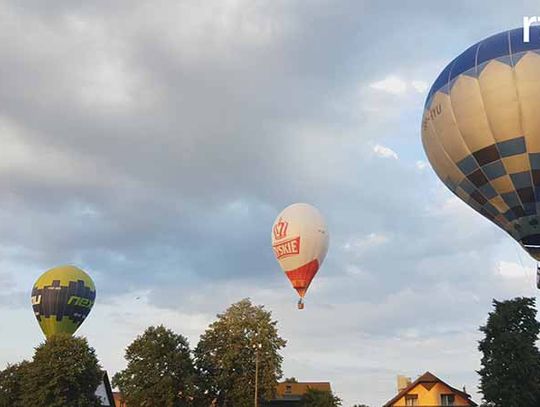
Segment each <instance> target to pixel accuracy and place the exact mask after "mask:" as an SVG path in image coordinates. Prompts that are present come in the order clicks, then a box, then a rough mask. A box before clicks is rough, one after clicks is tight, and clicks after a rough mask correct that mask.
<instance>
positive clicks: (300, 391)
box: [276, 382, 332, 398]
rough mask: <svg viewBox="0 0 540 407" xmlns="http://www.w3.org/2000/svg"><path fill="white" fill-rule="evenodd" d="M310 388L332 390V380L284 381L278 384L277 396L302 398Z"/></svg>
mask: <svg viewBox="0 0 540 407" xmlns="http://www.w3.org/2000/svg"><path fill="white" fill-rule="evenodd" d="M309 389H312V390H319V391H327V392H332V388H331V387H330V382H282V383H278V384H277V386H276V398H294V397H296V398H301V397H302V396H303V395H304V394H306V393H307V392H308V390H309Z"/></svg>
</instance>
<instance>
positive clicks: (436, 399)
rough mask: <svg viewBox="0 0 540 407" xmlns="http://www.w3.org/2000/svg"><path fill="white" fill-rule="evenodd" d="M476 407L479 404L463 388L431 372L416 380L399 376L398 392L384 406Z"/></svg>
mask: <svg viewBox="0 0 540 407" xmlns="http://www.w3.org/2000/svg"><path fill="white" fill-rule="evenodd" d="M402 406H417V407H443V406H456V407H457V406H460V407H474V406H477V404H476V403H475V402H474V401H472V400H471V396H470V395H469V394H467V393H466V392H465V388H464V389H463V390H458V389H456V388H454V387H452V386H450V385H449V384H447V383H445V382H443V381H442V380H441V379H439V378H438V377H437V376H435V375H434V374H432V373H430V372H426V373H424V374H423V375H422V376H420V377H419V378H418V379H416V380H415V381H414V382H411V380H410V379H408V378H404V377H403V376H398V394H397V395H396V396H395V397H394V398H393V399H392V400H390V401H388V402H387V403H386V404H385V405H384V406H383V407H402Z"/></svg>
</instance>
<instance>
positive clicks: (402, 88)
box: [369, 75, 429, 95]
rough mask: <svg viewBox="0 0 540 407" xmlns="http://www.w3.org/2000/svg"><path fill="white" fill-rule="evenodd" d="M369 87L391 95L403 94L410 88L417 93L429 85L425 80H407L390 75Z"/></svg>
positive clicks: (423, 90) (422, 91) (424, 90)
mask: <svg viewBox="0 0 540 407" xmlns="http://www.w3.org/2000/svg"><path fill="white" fill-rule="evenodd" d="M369 87H370V88H371V89H375V90H380V91H382V92H386V93H390V94H392V95H404V94H405V93H407V92H408V91H409V90H411V89H412V90H414V91H415V92H417V93H425V92H426V91H427V89H428V88H429V85H428V83H427V82H425V81H419V80H413V81H407V80H404V79H402V78H400V77H399V76H397V75H390V76H387V77H386V78H384V79H382V80H380V81H377V82H373V83H371V84H370V85H369Z"/></svg>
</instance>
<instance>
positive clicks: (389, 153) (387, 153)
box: [373, 144, 399, 160]
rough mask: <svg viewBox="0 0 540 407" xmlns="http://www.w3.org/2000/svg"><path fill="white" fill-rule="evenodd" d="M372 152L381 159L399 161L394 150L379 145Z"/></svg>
mask: <svg viewBox="0 0 540 407" xmlns="http://www.w3.org/2000/svg"><path fill="white" fill-rule="evenodd" d="M373 152H374V153H375V154H376V155H377V156H379V157H381V158H393V159H394V160H397V159H399V157H398V155H397V153H396V152H395V151H394V150H392V149H391V148H389V147H385V146H383V145H381V144H376V145H375V146H374V147H373Z"/></svg>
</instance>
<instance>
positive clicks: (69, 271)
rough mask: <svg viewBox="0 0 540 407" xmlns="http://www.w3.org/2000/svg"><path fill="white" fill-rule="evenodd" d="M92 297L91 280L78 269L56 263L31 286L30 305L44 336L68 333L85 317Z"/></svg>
mask: <svg viewBox="0 0 540 407" xmlns="http://www.w3.org/2000/svg"><path fill="white" fill-rule="evenodd" d="M95 298H96V288H95V286H94V282H93V281H92V279H91V278H90V276H88V274H86V273H85V272H84V271H82V270H81V269H79V268H77V267H74V266H60V267H55V268H52V269H50V270H48V271H46V272H45V273H43V274H42V275H41V276H40V277H39V278H38V279H37V281H36V282H35V283H34V287H33V289H32V308H33V309H34V314H35V315H36V318H37V320H38V323H39V326H40V327H41V330H42V331H43V333H44V334H45V336H46V337H47V338H49V337H50V336H52V335H54V334H57V333H67V334H69V335H72V334H73V333H75V331H76V330H77V328H78V327H79V326H80V325H81V324H82V323H83V321H84V320H85V319H86V317H87V316H88V314H89V313H90V310H91V309H92V306H93V305H94V300H95Z"/></svg>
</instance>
